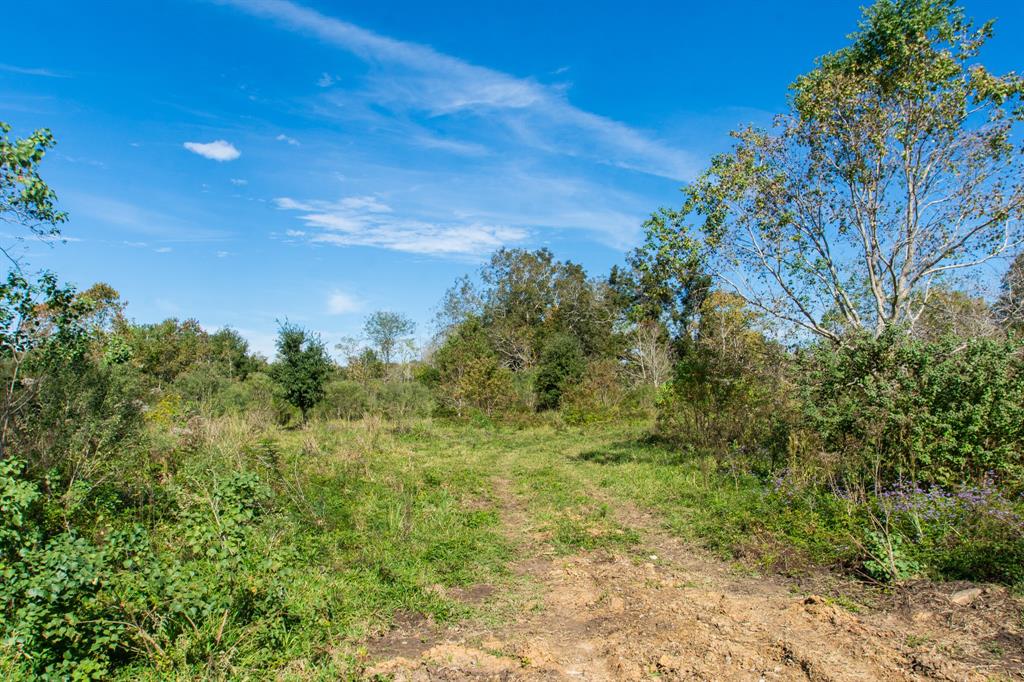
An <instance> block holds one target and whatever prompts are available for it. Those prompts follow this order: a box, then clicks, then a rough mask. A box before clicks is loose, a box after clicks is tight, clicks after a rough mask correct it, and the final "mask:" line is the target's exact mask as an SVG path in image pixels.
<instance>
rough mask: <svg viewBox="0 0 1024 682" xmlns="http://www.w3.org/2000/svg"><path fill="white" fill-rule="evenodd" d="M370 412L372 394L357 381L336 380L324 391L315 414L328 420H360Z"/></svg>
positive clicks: (329, 383)
mask: <svg viewBox="0 0 1024 682" xmlns="http://www.w3.org/2000/svg"><path fill="white" fill-rule="evenodd" d="M369 410H370V393H369V391H367V390H366V388H365V387H364V386H363V384H361V383H359V382H356V381H348V380H334V381H331V382H328V384H327V386H326V387H325V389H324V399H323V401H322V402H321V403H320V404H319V405H318V406H317V408H316V412H315V414H316V415H317V416H318V417H321V418H326V419H360V418H361V417H362V416H363V415H364V414H366V413H367V412H368V411H369Z"/></svg>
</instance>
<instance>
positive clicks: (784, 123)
mask: <svg viewBox="0 0 1024 682" xmlns="http://www.w3.org/2000/svg"><path fill="white" fill-rule="evenodd" d="M991 35H992V22H988V23H985V24H984V25H982V26H981V27H980V28H977V29H975V28H974V27H973V25H972V23H971V22H970V21H969V20H967V19H966V18H965V16H964V13H963V11H962V10H961V9H960V8H958V7H956V6H955V4H954V3H953V2H952V0H879V1H878V2H876V3H875V4H874V5H873V6H871V7H869V8H868V9H866V10H865V13H864V18H863V21H862V22H861V25H860V29H859V30H858V31H857V32H856V33H854V34H852V35H851V36H850V38H851V40H852V43H851V44H850V45H849V46H848V47H846V48H843V49H841V50H839V51H838V52H836V53H833V54H830V55H827V56H826V57H823V58H822V59H820V60H819V62H818V64H817V67H816V68H815V69H814V70H813V71H811V72H810V73H809V74H807V75H805V76H802V77H800V78H798V79H797V80H796V82H795V83H794V84H793V86H792V92H791V97H790V107H789V111H788V112H787V113H785V114H783V115H780V116H778V117H777V118H776V120H775V124H774V126H773V127H771V128H770V129H767V130H764V129H758V128H753V127H750V128H746V129H744V130H741V131H739V132H736V133H734V137H735V139H736V142H735V145H734V147H733V149H732V151H731V152H729V153H726V154H722V155H720V156H718V157H716V158H715V159H714V160H713V162H712V164H711V167H710V169H709V170H708V171H707V172H706V173H705V174H703V175H702V176H701V177H700V178H698V179H697V181H696V182H694V183H693V184H692V185H690V186H689V187H688V188H686V189H685V190H684V192H685V195H686V200H685V202H684V205H683V207H682V209H681V210H679V211H675V212H671V213H669V214H668V215H667V218H668V219H667V220H665V221H663V223H662V229H677V230H680V231H683V232H686V231H687V230H688V228H690V227H691V226H694V222H693V221H694V219H696V225H695V226H694V229H692V230H689V232H690V234H692V235H693V236H694V237H695V242H694V243H696V244H698V245H699V248H700V249H702V250H703V253H702V255H703V257H704V260H705V262H706V263H707V267H708V268H709V269H710V270H711V271H712V272H713V273H714V275H715V276H716V277H717V278H718V279H719V280H720V282H721V283H722V284H723V286H725V287H726V288H729V289H732V290H733V291H735V292H736V293H739V294H740V295H741V296H743V298H744V299H746V301H747V302H748V303H749V304H751V305H752V306H754V307H756V308H759V309H761V310H763V311H765V312H767V313H770V314H772V315H774V316H775V317H777V318H778V319H780V320H782V321H784V322H786V323H788V324H789V325H790V326H791V328H793V329H797V330H804V331H809V332H813V333H814V334H817V335H819V336H821V337H825V338H827V339H830V340H832V341H836V342H839V341H841V340H842V339H843V338H844V337H845V336H846V334H848V333H849V332H851V331H854V330H858V331H867V332H869V333H871V334H872V335H874V336H878V335H880V334H881V333H882V332H883V331H884V330H885V329H886V328H887V327H888V326H891V325H906V326H910V327H912V326H913V325H914V323H915V322H916V321H917V319H918V317H919V316H920V315H921V312H922V310H924V309H925V308H926V306H927V304H928V300H929V292H930V291H931V290H932V288H933V287H934V286H935V285H937V284H939V283H940V282H944V281H948V280H949V279H951V278H953V277H955V276H956V275H957V274H964V273H967V272H968V271H969V269H970V268H972V267H975V266H978V265H980V264H982V263H985V262H986V261H988V260H990V259H992V258H996V257H999V256H1001V255H1005V254H1007V253H1010V252H1011V251H1012V250H1013V249H1015V248H1016V247H1017V246H1018V245H1019V244H1020V243H1021V239H1022V230H1021V220H1022V218H1024V147H1022V146H1021V144H1020V133H1021V127H1022V126H1021V123H1022V121H1024V106H1022V104H1021V95H1022V92H1024V81H1022V79H1021V78H1020V77H1019V76H1017V75H1016V74H1014V73H1010V74H1007V75H1003V76H998V75H994V74H992V73H990V72H989V71H988V70H986V69H985V67H984V66H982V65H981V64H979V63H978V62H977V56H978V54H979V51H980V49H981V48H982V46H983V45H984V43H985V41H986V40H987V39H989V38H990V37H991ZM680 257H681V258H683V257H685V258H692V253H687V254H681V255H680Z"/></svg>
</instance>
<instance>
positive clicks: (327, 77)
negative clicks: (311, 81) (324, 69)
mask: <svg viewBox="0 0 1024 682" xmlns="http://www.w3.org/2000/svg"><path fill="white" fill-rule="evenodd" d="M337 80H338V79H337V78H335V77H334V76H332V75H331V74H329V73H323V74H321V76H320V78H318V79H317V81H316V84H317V85H318V86H320V87H321V88H329V87H331V86H332V85H334V84H335V83H336V82H337Z"/></svg>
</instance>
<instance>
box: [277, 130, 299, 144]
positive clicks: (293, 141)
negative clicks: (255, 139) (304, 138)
mask: <svg viewBox="0 0 1024 682" xmlns="http://www.w3.org/2000/svg"><path fill="white" fill-rule="evenodd" d="M274 139H275V140H277V141H278V142H287V143H288V144H290V145H292V146H293V147H298V146H299V141H298V140H296V139H295V138H294V137H289V136H288V135H285V134H284V133H281V134H280V135H278V136H277V137H275V138H274Z"/></svg>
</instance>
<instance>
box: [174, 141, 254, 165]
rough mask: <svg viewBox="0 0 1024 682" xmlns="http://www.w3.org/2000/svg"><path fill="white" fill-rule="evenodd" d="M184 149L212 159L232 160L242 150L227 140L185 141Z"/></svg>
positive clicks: (240, 153)
mask: <svg viewBox="0 0 1024 682" xmlns="http://www.w3.org/2000/svg"><path fill="white" fill-rule="evenodd" d="M185 149H187V150H189V151H190V152H192V153H193V154H198V155H199V156H202V157H204V158H207V159H210V160H212V161H234V160H235V159H237V158H238V157H239V156H241V155H242V152H240V151H238V149H237V148H236V147H235V145H233V144H231V143H230V142H228V141H227V140H214V141H213V142H186V143H185Z"/></svg>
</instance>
